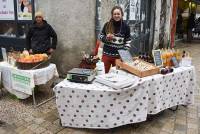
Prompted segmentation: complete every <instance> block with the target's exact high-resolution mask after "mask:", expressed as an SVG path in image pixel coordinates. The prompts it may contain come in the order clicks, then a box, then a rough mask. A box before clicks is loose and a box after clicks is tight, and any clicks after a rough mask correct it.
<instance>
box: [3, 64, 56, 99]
mask: <svg viewBox="0 0 200 134" xmlns="http://www.w3.org/2000/svg"><path fill="white" fill-rule="evenodd" d="M0 70H1V72H2V83H3V86H4V87H5V88H6V89H7V90H8V91H9V92H10V93H11V94H14V95H16V96H17V97H18V98H19V99H26V98H28V97H29V96H30V95H32V90H33V88H34V87H35V85H41V84H45V83H47V82H48V81H49V80H50V79H52V78H53V77H54V76H58V73H57V69H56V65H55V64H50V65H49V66H47V67H44V68H40V69H34V70H20V69H17V68H16V67H13V66H11V65H10V64H8V63H7V62H1V63H0ZM13 74H20V75H21V76H24V77H27V78H30V81H31V84H30V88H29V87H28V86H27V87H25V88H24V87H23V88H24V90H23V89H22V88H20V87H17V86H19V85H14V83H13V80H14V79H13V78H12V77H13ZM24 81H26V80H24ZM22 82H23V81H22Z"/></svg>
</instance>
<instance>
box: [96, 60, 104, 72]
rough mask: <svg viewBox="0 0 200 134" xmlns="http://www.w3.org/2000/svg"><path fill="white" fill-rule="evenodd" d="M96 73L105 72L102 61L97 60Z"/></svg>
mask: <svg viewBox="0 0 200 134" xmlns="http://www.w3.org/2000/svg"><path fill="white" fill-rule="evenodd" d="M96 69H97V75H102V74H105V68H104V63H103V62H102V61H98V62H97V63H96Z"/></svg>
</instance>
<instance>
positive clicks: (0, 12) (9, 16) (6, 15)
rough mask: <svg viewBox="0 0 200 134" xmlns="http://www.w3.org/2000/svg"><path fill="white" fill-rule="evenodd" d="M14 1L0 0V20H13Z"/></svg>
mask: <svg viewBox="0 0 200 134" xmlns="http://www.w3.org/2000/svg"><path fill="white" fill-rule="evenodd" d="M14 19H15V14H14V1H13V0H0V20H14Z"/></svg>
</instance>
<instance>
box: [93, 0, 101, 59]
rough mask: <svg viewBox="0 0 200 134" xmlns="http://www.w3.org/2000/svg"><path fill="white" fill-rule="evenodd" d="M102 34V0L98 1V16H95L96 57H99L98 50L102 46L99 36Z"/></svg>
mask: <svg viewBox="0 0 200 134" xmlns="http://www.w3.org/2000/svg"><path fill="white" fill-rule="evenodd" d="M100 32H101V0H96V15H95V36H96V44H95V45H96V46H95V50H94V52H93V53H94V55H97V53H98V48H99V46H100V40H99V38H98V37H99V34H100Z"/></svg>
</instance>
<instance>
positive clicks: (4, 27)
mask: <svg viewBox="0 0 200 134" xmlns="http://www.w3.org/2000/svg"><path fill="white" fill-rule="evenodd" d="M0 27H1V29H0V36H2V37H3V36H7V37H16V29H17V28H16V24H15V23H13V22H8V23H4V22H0Z"/></svg>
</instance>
